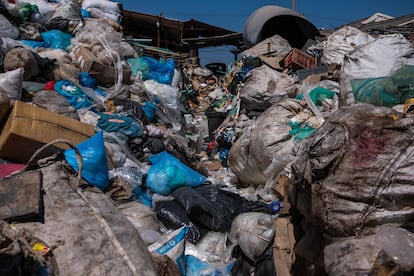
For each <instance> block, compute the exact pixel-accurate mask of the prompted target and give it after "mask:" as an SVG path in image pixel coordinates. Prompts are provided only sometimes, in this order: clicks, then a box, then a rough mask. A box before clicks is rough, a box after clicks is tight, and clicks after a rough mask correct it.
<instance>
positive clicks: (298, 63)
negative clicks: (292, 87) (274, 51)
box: [283, 48, 317, 69]
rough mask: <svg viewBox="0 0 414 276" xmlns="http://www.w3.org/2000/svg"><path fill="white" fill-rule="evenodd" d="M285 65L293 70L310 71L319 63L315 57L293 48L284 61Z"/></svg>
mask: <svg viewBox="0 0 414 276" xmlns="http://www.w3.org/2000/svg"><path fill="white" fill-rule="evenodd" d="M283 64H284V65H285V67H287V68H291V69H302V68H304V69H308V68H314V67H316V65H317V61H316V58H314V57H313V56H311V55H309V54H307V53H305V52H303V51H301V50H299V49H296V48H293V49H292V50H291V51H290V52H289V54H288V55H287V56H286V57H285V58H284V59H283Z"/></svg>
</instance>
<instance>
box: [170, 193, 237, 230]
mask: <svg viewBox="0 0 414 276" xmlns="http://www.w3.org/2000/svg"><path fill="white" fill-rule="evenodd" d="M171 195H172V196H173V197H174V199H175V200H176V201H177V202H178V203H180V204H181V205H182V206H183V207H184V209H185V211H186V213H187V215H188V217H189V218H190V219H191V221H194V222H196V223H199V224H200V225H202V226H204V227H206V228H207V229H210V230H212V231H218V232H227V231H229V229H230V227H231V222H232V219H231V215H230V214H229V212H228V211H227V210H222V209H221V208H220V207H219V206H218V205H216V204H215V203H214V202H213V201H211V200H209V199H208V198H205V197H204V196H203V195H202V194H201V193H199V192H198V191H196V190H195V189H193V188H190V187H181V188H178V189H176V190H175V191H174V192H173V193H172V194H171Z"/></svg>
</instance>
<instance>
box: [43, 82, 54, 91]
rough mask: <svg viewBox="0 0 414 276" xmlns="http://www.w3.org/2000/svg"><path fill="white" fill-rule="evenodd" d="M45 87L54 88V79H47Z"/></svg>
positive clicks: (47, 88)
mask: <svg viewBox="0 0 414 276" xmlns="http://www.w3.org/2000/svg"><path fill="white" fill-rule="evenodd" d="M45 89H46V90H53V89H55V81H49V82H47V83H45Z"/></svg>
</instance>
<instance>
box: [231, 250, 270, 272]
mask: <svg viewBox="0 0 414 276" xmlns="http://www.w3.org/2000/svg"><path fill="white" fill-rule="evenodd" d="M231 255H232V257H233V258H235V259H236V261H235V262H234V265H233V268H232V269H231V275H232V276H245V275H251V272H252V271H254V273H253V275H256V276H262V275H266V276H276V271H275V264H274V261H273V248H272V246H269V247H268V249H266V251H265V252H264V253H263V254H262V255H260V256H259V257H257V258H256V259H255V260H254V261H251V260H250V259H249V258H248V257H247V256H246V255H245V254H244V253H243V250H242V249H241V248H240V246H238V245H236V246H235V247H234V248H233V251H232V253H231Z"/></svg>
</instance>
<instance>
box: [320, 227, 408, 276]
mask: <svg viewBox="0 0 414 276" xmlns="http://www.w3.org/2000/svg"><path fill="white" fill-rule="evenodd" d="M324 256H325V258H324V263H325V269H326V272H327V273H328V274H329V275H335V276H342V275H343V276H345V275H379V271H386V270H391V271H392V273H390V274H389V275H397V274H398V275H399V273H397V272H400V273H401V275H408V274H411V273H412V271H413V269H414V234H413V233H412V232H410V231H408V230H406V229H404V228H397V227H395V226H392V225H388V224H387V225H384V226H381V227H380V228H379V229H378V231H377V232H376V233H375V234H373V235H370V236H365V237H350V238H344V239H340V240H337V241H335V242H333V243H331V244H329V245H328V246H326V247H325V249H324ZM390 264H391V265H390ZM410 272H411V273H410ZM404 273H407V274H404ZM387 275H388V274H387Z"/></svg>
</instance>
